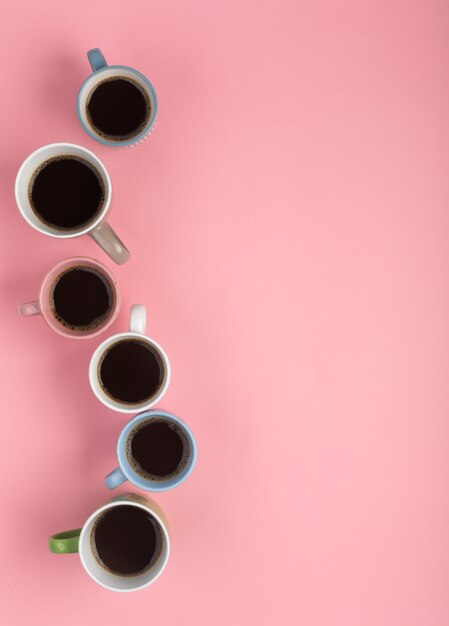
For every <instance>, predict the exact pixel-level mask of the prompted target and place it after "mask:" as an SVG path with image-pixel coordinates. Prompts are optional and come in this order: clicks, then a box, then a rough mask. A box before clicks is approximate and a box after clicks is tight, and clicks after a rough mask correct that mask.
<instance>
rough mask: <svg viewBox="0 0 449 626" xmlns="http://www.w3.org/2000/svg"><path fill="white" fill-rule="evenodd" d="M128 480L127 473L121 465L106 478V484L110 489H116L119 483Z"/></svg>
mask: <svg viewBox="0 0 449 626" xmlns="http://www.w3.org/2000/svg"><path fill="white" fill-rule="evenodd" d="M125 480H127V478H126V476H125V474H124V473H123V472H122V470H121V469H120V468H119V467H116V468H115V469H114V470H112V472H111V473H110V474H108V475H107V476H106V478H105V479H104V484H105V485H106V487H107V488H108V489H115V488H116V487H118V486H119V485H121V484H122V483H124V482H125Z"/></svg>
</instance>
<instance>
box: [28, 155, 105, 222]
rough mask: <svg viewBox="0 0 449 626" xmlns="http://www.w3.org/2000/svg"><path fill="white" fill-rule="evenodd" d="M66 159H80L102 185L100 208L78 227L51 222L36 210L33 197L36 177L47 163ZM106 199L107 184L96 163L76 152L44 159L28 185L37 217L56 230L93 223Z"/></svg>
mask: <svg viewBox="0 0 449 626" xmlns="http://www.w3.org/2000/svg"><path fill="white" fill-rule="evenodd" d="M66 159H73V160H74V161H79V162H80V163H82V164H83V165H86V166H87V167H88V168H89V169H90V170H92V172H93V173H94V174H95V176H96V177H97V179H98V182H99V183H100V187H101V199H100V202H99V203H98V209H97V211H96V213H95V215H93V216H92V217H91V218H90V219H89V220H88V221H87V222H83V223H81V224H79V225H78V226H76V227H73V226H72V227H69V228H63V227H61V226H58V225H57V224H53V222H49V221H47V220H44V218H43V217H42V215H41V214H40V213H38V211H37V210H36V207H35V206H34V202H33V197H32V194H33V186H34V182H35V180H36V178H37V177H38V176H39V174H40V173H41V172H42V170H43V169H45V168H46V167H47V165H49V164H50V163H54V162H55V161H63V160H66ZM105 200H106V189H105V184H104V180H103V177H102V175H101V174H100V172H99V171H98V170H97V168H96V167H95V166H94V165H92V163H90V161H87V160H86V159H83V158H82V157H79V156H76V155H74V154H58V155H57V156H55V157H52V158H51V159H47V160H46V161H43V162H42V163H41V164H40V165H38V167H37V168H36V169H35V170H34V172H33V174H32V176H31V178H30V182H29V185H28V202H29V203H30V207H31V209H32V211H33V213H34V214H35V215H36V217H37V218H38V219H39V221H40V222H42V224H45V225H46V226H50V228H53V229H54V230H60V231H63V232H68V231H72V230H75V231H76V230H79V229H80V228H85V227H86V226H88V225H89V224H92V223H93V222H94V221H95V220H96V219H97V217H98V215H99V213H101V211H102V210H103V207H104V203H105Z"/></svg>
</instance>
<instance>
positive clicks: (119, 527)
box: [90, 504, 162, 576]
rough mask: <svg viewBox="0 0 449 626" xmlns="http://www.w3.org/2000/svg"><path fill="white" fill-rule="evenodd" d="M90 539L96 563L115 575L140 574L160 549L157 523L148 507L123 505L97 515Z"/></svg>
mask: <svg viewBox="0 0 449 626" xmlns="http://www.w3.org/2000/svg"><path fill="white" fill-rule="evenodd" d="M90 542H91V549H92V553H93V555H94V557H95V559H96V561H97V563H98V564H99V565H100V566H101V567H103V568H104V569H105V570H107V571H108V572H110V573H112V574H116V575H118V576H138V575H140V574H144V573H145V572H147V571H148V570H150V569H151V568H152V567H154V565H155V564H156V562H157V560H158V558H159V557H160V555H161V552H162V539H161V536H160V529H159V524H158V522H157V521H156V520H155V519H154V517H153V516H152V515H151V513H150V512H149V511H148V510H146V509H143V508H137V507H135V506H131V505H126V504H124V505H121V506H117V507H113V508H110V509H107V510H106V511H104V512H103V513H101V514H100V515H99V516H98V518H97V519H96V521H95V523H94V525H93V528H92V530H91V534H90Z"/></svg>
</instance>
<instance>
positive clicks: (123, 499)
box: [48, 493, 170, 591]
mask: <svg viewBox="0 0 449 626" xmlns="http://www.w3.org/2000/svg"><path fill="white" fill-rule="evenodd" d="M123 505H125V506H135V507H138V508H140V509H143V510H144V511H147V512H148V513H149V515H151V517H152V519H153V523H154V525H155V528H156V536H157V540H158V545H157V550H159V556H158V557H157V559H156V560H155V562H154V563H153V564H152V565H151V567H150V568H149V569H147V570H145V571H144V572H143V573H141V574H137V575H135V576H120V575H119V574H114V573H113V572H111V571H109V570H107V569H105V568H104V567H102V566H101V565H100V563H99V562H98V560H97V559H96V558H95V555H94V553H93V550H92V540H91V535H92V530H93V527H94V524H95V522H96V521H97V519H98V517H99V516H100V515H101V514H102V513H104V512H105V511H107V510H108V509H111V508H113V507H117V506H123ZM48 547H49V549H50V550H51V552H53V553H55V554H69V553H76V552H78V553H79V557H80V560H81V563H82V565H83V567H84V569H85V570H86V572H87V573H88V574H89V576H90V577H91V578H93V580H94V581H95V582H96V583H98V584H99V585H101V586H102V587H105V588H106V589H110V590H111V591H137V590H138V589H143V588H144V587H148V585H151V583H153V582H154V581H155V580H156V579H157V578H159V576H160V575H161V574H162V572H163V571H164V569H165V566H166V565H167V561H168V557H169V555H170V535H169V530H168V523H167V518H166V517H165V514H164V512H163V511H162V509H161V508H160V506H159V505H158V504H157V503H156V502H154V500H151V499H150V498H146V497H144V496H140V495H137V494H133V493H125V494H122V495H120V496H116V497H115V498H112V500H109V501H108V502H106V504H104V505H103V506H101V507H100V508H99V509H97V510H96V511H94V512H93V513H92V515H91V516H90V517H89V518H88V519H87V521H86V522H85V523H84V526H83V527H82V528H77V529H75V530H68V531H65V532H63V533H58V534H56V535H52V536H51V537H50V539H49V541H48Z"/></svg>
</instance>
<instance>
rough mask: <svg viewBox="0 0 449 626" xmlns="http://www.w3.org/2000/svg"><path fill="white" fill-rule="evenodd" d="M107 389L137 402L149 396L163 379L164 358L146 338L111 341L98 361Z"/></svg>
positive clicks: (117, 396)
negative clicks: (110, 344)
mask: <svg viewBox="0 0 449 626" xmlns="http://www.w3.org/2000/svg"><path fill="white" fill-rule="evenodd" d="M98 373H99V379H100V383H101V386H102V387H103V389H104V391H105V392H106V393H107V394H108V395H109V396H110V397H111V398H112V399H113V400H118V401H119V402H123V403H128V404H135V403H140V402H144V401H145V400H149V399H150V398H151V397H152V396H154V395H155V394H156V393H157V392H158V391H159V389H160V387H161V385H162V383H163V377H164V366H163V362H162V358H161V357H160V355H159V354H158V353H157V352H156V351H155V349H153V348H152V347H151V346H150V345H149V344H148V343H147V342H145V341H140V340H139V339H122V340H121V341H117V342H116V343H114V344H112V346H111V347H110V348H108V349H107V350H106V352H105V354H104V355H103V358H102V359H101V361H100V364H99V372H98Z"/></svg>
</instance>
